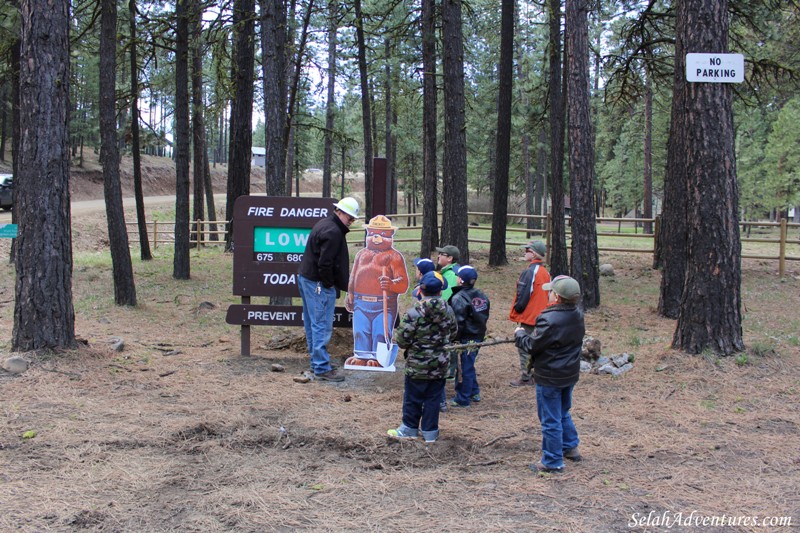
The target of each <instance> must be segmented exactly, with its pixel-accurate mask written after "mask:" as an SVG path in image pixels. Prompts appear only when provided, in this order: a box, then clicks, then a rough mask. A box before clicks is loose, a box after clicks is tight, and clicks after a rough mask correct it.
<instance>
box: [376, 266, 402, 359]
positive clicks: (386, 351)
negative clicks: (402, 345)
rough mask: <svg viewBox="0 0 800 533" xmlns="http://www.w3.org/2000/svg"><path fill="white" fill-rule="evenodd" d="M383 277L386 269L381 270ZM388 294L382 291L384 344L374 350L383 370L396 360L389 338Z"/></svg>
mask: <svg viewBox="0 0 800 533" xmlns="http://www.w3.org/2000/svg"><path fill="white" fill-rule="evenodd" d="M383 276H384V277H385V276H386V267H384V268H383ZM388 297H389V292H388V291H387V290H386V289H383V338H384V340H385V341H386V342H379V343H378V346H377V348H376V350H375V359H377V360H378V363H379V364H380V365H381V366H382V367H383V368H389V367H390V366H392V365H393V364H394V362H395V360H397V348H398V346H397V345H396V344H392V338H391V337H390V336H389V298H388Z"/></svg>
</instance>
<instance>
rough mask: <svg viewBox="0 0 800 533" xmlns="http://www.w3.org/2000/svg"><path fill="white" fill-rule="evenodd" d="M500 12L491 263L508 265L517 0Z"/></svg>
mask: <svg viewBox="0 0 800 533" xmlns="http://www.w3.org/2000/svg"><path fill="white" fill-rule="evenodd" d="M500 5H501V13H500V20H501V22H500V68H499V69H498V72H499V80H498V83H499V86H498V91H497V142H496V144H495V154H496V155H495V171H494V197H493V199H492V205H493V211H494V216H493V217H492V237H491V241H492V242H491V244H490V245H489V265H490V266H500V265H505V264H508V257H506V228H507V226H508V217H507V215H508V167H509V164H510V161H511V91H512V90H513V74H514V70H513V69H514V0H502V1H501V3H500Z"/></svg>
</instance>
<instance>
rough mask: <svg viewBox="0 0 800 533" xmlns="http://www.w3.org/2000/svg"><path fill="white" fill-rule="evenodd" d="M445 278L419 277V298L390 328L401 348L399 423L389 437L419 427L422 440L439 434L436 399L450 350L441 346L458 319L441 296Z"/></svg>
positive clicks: (411, 435)
mask: <svg viewBox="0 0 800 533" xmlns="http://www.w3.org/2000/svg"><path fill="white" fill-rule="evenodd" d="M445 287H447V282H446V281H445V279H444V278H443V277H442V275H441V274H440V273H439V272H428V273H426V274H425V275H424V276H422V279H421V280H420V289H421V291H422V300H420V301H419V302H415V303H414V306H413V307H412V308H411V309H409V310H408V312H407V313H406V314H405V316H404V317H403V320H402V322H401V323H400V326H398V327H397V328H395V330H394V343H395V344H397V345H398V346H399V347H400V348H403V349H404V350H405V353H404V356H405V357H406V369H405V391H404V393H403V423H402V424H400V427H398V428H397V429H390V430H389V431H388V432H387V433H388V435H389V436H390V437H394V438H398V439H415V438H417V436H419V433H420V430H421V433H422V437H423V438H424V439H425V442H436V439H437V438H438V437H439V402H440V400H441V396H442V391H443V390H444V382H445V378H446V377H447V367H448V366H449V364H450V353H449V352H448V351H447V350H445V349H444V347H445V346H446V345H447V344H450V341H451V339H455V337H456V333H457V332H458V323H457V322H456V316H455V314H454V313H453V309H452V308H451V307H450V306H449V305H448V304H447V302H446V301H445V300H444V299H442V297H441V293H442V289H443V288H445Z"/></svg>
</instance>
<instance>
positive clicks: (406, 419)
mask: <svg viewBox="0 0 800 533" xmlns="http://www.w3.org/2000/svg"><path fill="white" fill-rule="evenodd" d="M405 378H406V380H405V385H406V386H405V391H404V392H403V426H405V427H407V428H411V429H416V428H420V429H421V430H422V436H423V437H425V439H426V440H430V439H435V438H436V437H438V436H439V400H440V398H441V396H442V392H443V391H444V380H443V379H411V378H410V377H408V376H406V377H405Z"/></svg>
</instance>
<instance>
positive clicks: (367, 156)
mask: <svg viewBox="0 0 800 533" xmlns="http://www.w3.org/2000/svg"><path fill="white" fill-rule="evenodd" d="M353 5H354V8H355V15H356V42H357V45H358V72H359V77H360V81H361V122H362V124H363V126H364V196H366V198H365V203H366V208H365V209H364V211H365V214H366V218H367V220H369V219H370V218H371V217H372V180H373V172H372V157H373V155H372V130H373V128H372V110H371V105H370V91H369V73H368V72H367V45H366V42H365V40H364V18H363V15H362V13H361V0H355V1H354V3H353Z"/></svg>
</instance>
